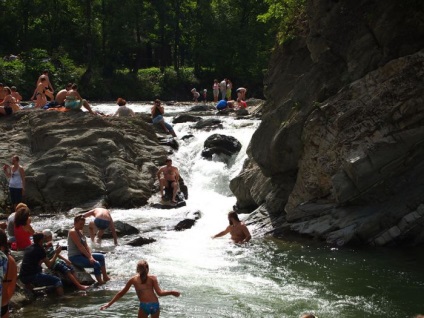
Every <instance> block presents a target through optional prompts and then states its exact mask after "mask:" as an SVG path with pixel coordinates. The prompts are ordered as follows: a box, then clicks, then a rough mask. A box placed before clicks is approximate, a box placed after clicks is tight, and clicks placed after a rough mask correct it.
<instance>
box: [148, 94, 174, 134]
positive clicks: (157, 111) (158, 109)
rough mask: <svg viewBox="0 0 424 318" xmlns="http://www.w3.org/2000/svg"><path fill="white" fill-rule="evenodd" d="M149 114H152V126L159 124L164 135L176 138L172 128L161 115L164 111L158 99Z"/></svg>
mask: <svg viewBox="0 0 424 318" xmlns="http://www.w3.org/2000/svg"><path fill="white" fill-rule="evenodd" d="M150 112H151V114H152V122H153V124H154V125H156V124H160V125H161V126H162V128H163V130H164V131H165V132H166V133H168V132H169V133H170V134H171V135H172V136H173V137H177V135H176V134H175V132H174V128H172V126H171V125H170V124H168V123H167V122H166V121H165V120H164V119H163V114H164V113H165V109H164V108H163V106H162V105H161V102H160V100H159V99H156V100H155V101H154V103H153V107H152V108H151V110H150Z"/></svg>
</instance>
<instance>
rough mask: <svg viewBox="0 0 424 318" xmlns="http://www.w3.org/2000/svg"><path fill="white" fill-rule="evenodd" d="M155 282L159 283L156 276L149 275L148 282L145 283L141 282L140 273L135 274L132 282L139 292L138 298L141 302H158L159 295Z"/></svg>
mask: <svg viewBox="0 0 424 318" xmlns="http://www.w3.org/2000/svg"><path fill="white" fill-rule="evenodd" d="M155 282H156V283H157V278H156V276H152V275H148V276H147V280H146V283H145V284H143V283H142V282H141V277H140V275H135V276H134V277H133V278H132V284H133V286H134V288H135V291H136V293H137V297H138V300H139V301H140V302H145V303H150V302H158V297H157V296H156V293H155V291H154V285H155Z"/></svg>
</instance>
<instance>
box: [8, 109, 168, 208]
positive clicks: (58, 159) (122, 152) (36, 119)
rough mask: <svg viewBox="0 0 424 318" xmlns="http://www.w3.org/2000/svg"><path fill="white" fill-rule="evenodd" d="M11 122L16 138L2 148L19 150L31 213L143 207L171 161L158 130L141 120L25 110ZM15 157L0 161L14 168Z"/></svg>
mask: <svg viewBox="0 0 424 318" xmlns="http://www.w3.org/2000/svg"><path fill="white" fill-rule="evenodd" d="M8 119H9V124H12V123H13V125H11V127H10V129H11V131H9V132H8V135H10V136H11V138H2V142H1V143H2V145H0V146H1V147H2V149H3V148H4V149H8V147H7V146H6V145H7V144H9V143H11V144H14V145H17V147H18V148H19V156H20V158H21V161H22V163H23V164H24V166H25V173H26V189H25V190H26V191H25V199H26V203H27V204H28V205H29V206H31V209H36V208H37V207H38V208H39V209H40V210H44V211H48V213H54V212H57V211H66V210H68V209H70V208H73V207H75V206H82V205H84V204H85V203H86V202H90V201H94V200H97V201H101V200H104V201H105V202H108V203H109V206H113V207H121V208H133V207H139V206H142V205H144V204H146V203H147V201H148V199H149V197H150V195H151V192H150V189H151V188H152V185H153V183H154V181H155V173H156V171H157V164H158V163H159V162H162V161H163V160H164V158H165V157H166V149H165V148H164V147H163V146H161V145H159V141H158V139H157V137H156V134H155V132H154V130H153V129H152V126H151V125H149V124H147V123H146V122H145V121H144V120H143V119H142V118H141V117H139V116H136V117H134V118H131V120H128V119H122V118H121V119H120V118H119V117H101V116H93V115H90V114H88V113H86V112H77V111H76V112H67V113H61V112H57V111H54V110H52V111H45V110H23V111H20V112H17V113H16V114H14V115H13V116H10V117H9V118H8ZM5 125H8V123H6V122H2V123H0V126H2V127H4V128H5ZM14 152H15V150H13V152H8V151H3V152H2V153H1V154H0V160H4V161H6V162H8V161H9V160H10V157H11V155H12V153H13V154H14Z"/></svg>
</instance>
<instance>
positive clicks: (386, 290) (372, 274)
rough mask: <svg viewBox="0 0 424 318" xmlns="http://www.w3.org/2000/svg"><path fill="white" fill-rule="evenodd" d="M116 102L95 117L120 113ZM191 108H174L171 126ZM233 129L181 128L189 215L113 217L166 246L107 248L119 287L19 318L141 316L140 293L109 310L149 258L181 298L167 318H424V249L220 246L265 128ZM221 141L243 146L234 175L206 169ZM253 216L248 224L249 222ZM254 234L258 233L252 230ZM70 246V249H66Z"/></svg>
mask: <svg viewBox="0 0 424 318" xmlns="http://www.w3.org/2000/svg"><path fill="white" fill-rule="evenodd" d="M128 106H129V107H131V108H133V109H134V110H135V111H136V112H148V111H149V110H150V106H148V105H146V104H139V103H134V104H129V105H128ZM116 108H117V106H114V105H113V104H111V103H107V104H95V105H94V109H95V110H99V111H102V112H104V113H108V114H111V113H114V112H115V110H116ZM187 108H188V107H187V106H185V107H181V106H166V105H165V111H166V115H167V117H166V120H167V121H168V122H171V120H172V118H171V116H173V115H175V114H178V113H180V112H182V111H184V110H186V109H187ZM220 118H221V119H222V120H223V121H224V127H223V129H221V130H214V131H211V132H205V131H196V132H192V130H191V128H190V125H191V124H190V123H187V124H177V125H174V128H175V131H176V133H177V135H178V137H179V138H180V137H182V136H184V135H187V134H189V133H193V134H194V137H193V138H190V139H187V140H185V141H183V140H179V142H180V149H179V150H178V151H176V152H175V153H174V154H173V155H172V158H173V164H174V165H176V166H177V167H179V169H180V174H181V175H182V177H183V178H184V180H185V183H186V185H187V186H188V189H189V199H188V200H187V206H186V207H182V208H179V209H175V210H158V209H153V208H151V207H148V206H145V207H140V208H137V209H131V210H118V209H114V210H111V213H112V216H113V218H114V220H122V221H125V222H128V223H130V224H132V225H134V226H136V227H137V228H138V229H140V231H141V233H140V235H141V236H144V237H152V238H154V239H156V242H155V243H152V244H149V245H145V246H142V247H131V246H126V245H124V243H125V240H130V239H132V238H133V237H130V238H128V239H127V238H125V239H124V238H121V239H120V243H121V244H120V245H119V246H117V247H116V248H115V247H114V246H113V244H112V243H113V242H112V241H111V240H104V241H103V243H102V247H101V248H102V249H103V250H104V251H108V253H107V255H106V266H107V269H108V271H109V272H110V276H111V277H112V281H110V282H108V283H107V284H106V285H104V286H102V287H99V288H96V289H92V290H91V291H89V292H88V293H87V294H86V295H84V294H83V293H81V292H77V291H75V292H74V291H71V290H67V292H66V295H65V296H64V297H62V298H60V299H56V298H55V297H54V296H49V297H46V298H42V299H39V300H37V301H36V302H35V303H33V304H31V305H29V306H27V307H25V308H23V309H22V310H20V311H18V312H15V316H16V317H72V316H78V317H135V316H136V315H137V310H138V301H137V297H136V294H135V292H134V290H133V289H131V290H130V291H129V292H128V293H127V295H126V296H124V297H123V298H122V299H121V300H120V301H118V302H117V303H115V304H114V305H113V306H112V307H110V308H109V309H108V310H105V311H99V307H100V306H101V305H102V304H104V303H106V302H107V301H109V300H110V299H111V298H112V297H113V295H114V294H115V293H116V292H118V291H119V290H120V289H121V288H122V287H123V286H124V285H125V283H126V281H127V280H128V278H129V277H130V276H132V275H133V274H134V273H135V267H136V263H137V261H138V260H140V259H146V260H147V261H148V263H149V266H150V272H151V273H152V274H154V275H157V276H158V279H159V283H160V285H161V287H162V288H163V289H176V290H178V291H180V292H181V297H179V298H174V297H172V296H168V297H162V298H160V299H159V301H160V304H161V316H162V317H198V318H204V317H279V318H282V317H299V315H300V314H301V313H304V312H314V313H315V314H316V315H318V316H319V317H326V318H330V317H334V318H335V317H412V316H413V315H414V314H417V313H419V312H421V313H424V306H423V302H422V296H423V295H424V271H423V270H422V264H423V263H424V262H423V261H424V256H423V255H422V254H420V253H419V251H418V250H414V249H409V250H405V249H404V250H401V251H399V250H388V249H356V250H354V249H349V248H334V247H330V246H325V245H323V244H317V243H314V242H307V243H305V242H303V243H293V242H290V243H289V242H284V241H280V240H276V239H273V238H271V237H255V236H254V237H253V239H252V241H251V242H250V243H249V244H247V245H245V246H237V245H235V244H233V243H232V242H231V241H230V239H229V237H228V236H226V237H223V238H218V239H211V236H212V235H214V234H216V233H218V232H219V231H221V230H223V229H224V228H225V227H226V226H227V222H228V221H227V217H226V215H227V212H228V211H229V210H230V209H231V208H232V206H233V205H234V204H235V201H236V200H235V198H234V196H233V195H232V193H231V191H230V190H229V186H228V185H229V181H230V180H231V179H232V178H233V177H235V176H236V175H237V174H238V173H239V172H240V170H241V168H242V165H243V161H244V159H245V158H246V148H247V146H248V144H249V141H250V138H251V136H252V134H253V132H254V131H255V129H256V128H257V127H258V125H259V121H258V120H234V119H232V118H222V117H220ZM213 133H222V134H227V135H231V136H233V137H235V138H237V139H238V140H239V141H240V142H241V143H242V145H243V148H242V150H241V151H240V153H239V154H238V155H237V156H236V157H235V158H232V161H231V162H230V164H229V166H227V165H225V164H224V163H221V162H219V161H218V160H214V161H206V160H204V159H202V158H201V156H200V153H201V150H202V148H203V142H204V141H205V139H206V138H207V137H208V136H209V135H211V134H213ZM196 211H200V213H201V218H200V219H199V220H198V221H197V223H196V224H195V226H194V227H192V228H191V229H189V230H186V231H183V232H176V231H174V230H173V226H175V225H176V224H177V223H178V222H179V221H180V220H182V219H184V218H185V216H186V215H190V214H192V213H194V212H196ZM246 217H247V215H241V216H240V218H241V219H245V218H246ZM63 226H64V227H68V228H70V227H71V226H72V218H71V217H69V216H67V215H60V216H57V217H54V218H50V219H40V218H35V219H34V221H33V227H34V228H35V229H36V230H42V229H44V228H50V229H52V230H55V229H57V228H59V227H63ZM250 229H251V231H252V230H253V228H252V227H251V226H250ZM60 243H62V244H66V242H65V241H61V242H60Z"/></svg>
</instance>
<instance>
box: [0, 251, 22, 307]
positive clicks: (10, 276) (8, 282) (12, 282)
mask: <svg viewBox="0 0 424 318" xmlns="http://www.w3.org/2000/svg"><path fill="white" fill-rule="evenodd" d="M17 280H18V267H17V266H16V261H15V259H14V258H13V257H12V256H11V255H8V256H7V271H6V275H5V276H4V277H3V289H2V299H1V300H2V305H6V304H8V303H9V301H10V299H11V298H12V296H13V294H14V293H15V288H16V281H17Z"/></svg>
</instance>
